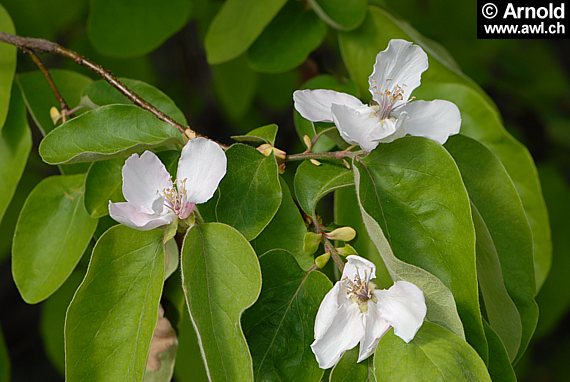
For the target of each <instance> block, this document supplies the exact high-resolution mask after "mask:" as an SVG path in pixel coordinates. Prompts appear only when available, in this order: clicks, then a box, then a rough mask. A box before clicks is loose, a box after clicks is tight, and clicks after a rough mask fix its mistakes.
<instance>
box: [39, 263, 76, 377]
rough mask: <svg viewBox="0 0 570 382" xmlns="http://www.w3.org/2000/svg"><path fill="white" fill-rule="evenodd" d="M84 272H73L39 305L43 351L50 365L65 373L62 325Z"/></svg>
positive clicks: (62, 373)
mask: <svg viewBox="0 0 570 382" xmlns="http://www.w3.org/2000/svg"><path fill="white" fill-rule="evenodd" d="M84 273H85V272H80V271H74V272H73V273H71V275H69V277H68V278H67V280H66V281H65V283H64V284H63V285H62V286H61V287H60V288H59V289H58V290H57V292H55V293H54V294H53V295H52V296H51V297H50V298H48V299H47V300H46V301H45V302H44V303H43V304H42V305H41V307H42V308H41V309H42V312H41V318H40V330H41V333H42V340H43V344H44V349H45V351H46V354H47V356H48V358H49V359H50V361H51V363H52V364H53V365H54V366H55V367H56V369H57V371H59V372H60V374H61V375H62V376H63V375H64V373H65V344H64V339H63V337H64V327H65V325H64V323H65V313H66V312H67V307H68V306H69V303H70V302H71V299H72V298H73V295H74V294H75V291H76V290H77V287H79V284H81V280H83V276H84Z"/></svg>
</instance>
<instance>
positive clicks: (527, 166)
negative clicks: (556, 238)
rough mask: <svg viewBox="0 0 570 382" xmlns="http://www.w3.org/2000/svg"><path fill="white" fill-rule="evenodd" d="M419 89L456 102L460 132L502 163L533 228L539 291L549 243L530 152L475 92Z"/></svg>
mask: <svg viewBox="0 0 570 382" xmlns="http://www.w3.org/2000/svg"><path fill="white" fill-rule="evenodd" d="M418 90H419V91H418V95H420V94H428V93H429V96H430V98H443V99H448V100H450V101H452V102H455V104H457V106H458V107H459V109H460V110H461V117H462V123H461V134H463V135H467V136H468V137H470V138H473V139H476V140H478V141H479V142H481V143H482V144H483V145H485V147H487V148H488V149H489V150H490V151H491V152H492V153H493V154H495V155H496V156H497V157H498V158H499V159H500V161H501V162H502V163H503V165H504V166H505V169H506V170H507V172H508V174H509V176H510V178H511V179H512V181H513V182H514V185H515V188H516V190H517V192H518V194H519V197H520V199H521V201H522V204H523V207H524V211H525V213H526V217H527V219H528V223H529V224H530V228H531V231H532V240H533V258H534V272H535V281H536V292H538V291H539V290H540V288H541V286H542V284H543V283H544V280H545V279H546V276H547V274H548V271H549V269H550V262H551V260H552V258H551V257H552V253H551V252H552V244H551V237H550V224H549V221H548V213H547V210H546V206H545V203H544V199H543V197H542V191H541V188H540V182H539V179H538V175H537V171H536V167H535V165H534V162H533V160H532V157H531V155H530V153H529V152H528V150H527V149H526V148H525V147H524V146H523V145H522V144H521V143H520V142H518V141H517V140H516V139H514V138H513V137H512V136H511V135H510V134H509V133H508V132H507V131H506V130H505V128H504V127H503V125H502V123H501V117H500V115H499V114H498V113H497V111H496V109H495V107H494V105H491V104H489V103H488V102H487V101H486V99H485V98H484V97H483V96H481V94H479V93H478V92H477V91H475V90H473V89H471V88H469V87H467V86H464V85H461V84H434V85H432V84H429V83H428V84H424V86H423V87H421V88H419V89H418ZM424 91H425V93H423V92H424ZM420 97H421V96H420ZM425 98H427V97H425ZM536 292H535V294H536Z"/></svg>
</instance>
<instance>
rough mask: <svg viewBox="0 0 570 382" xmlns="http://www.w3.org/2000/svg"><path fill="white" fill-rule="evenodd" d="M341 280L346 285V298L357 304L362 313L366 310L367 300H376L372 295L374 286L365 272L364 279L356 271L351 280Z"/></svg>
mask: <svg viewBox="0 0 570 382" xmlns="http://www.w3.org/2000/svg"><path fill="white" fill-rule="evenodd" d="M343 281H344V283H345V286H346V293H347V295H348V298H349V299H350V300H351V301H352V302H354V303H356V304H358V306H359V308H360V310H361V311H362V312H363V313H364V312H366V311H367V310H368V301H370V300H372V301H376V297H375V296H374V289H375V288H376V286H375V285H374V283H372V282H370V280H369V278H368V275H367V274H366V272H365V273H364V279H363V278H361V277H360V274H359V273H358V271H357V273H356V276H355V278H354V279H353V280H351V279H348V278H345V279H343Z"/></svg>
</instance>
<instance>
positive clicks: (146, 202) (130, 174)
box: [123, 151, 172, 213]
mask: <svg viewBox="0 0 570 382" xmlns="http://www.w3.org/2000/svg"><path fill="white" fill-rule="evenodd" d="M171 187H172V180H171V179H170V174H169V173H168V171H167V170H166V167H164V165H163V164H162V162H161V161H160V159H158V157H157V156H156V155H155V154H154V153H153V152H151V151H145V152H144V153H143V154H142V155H141V156H140V157H139V155H138V154H133V155H131V156H130V157H129V158H128V159H127V160H126V161H125V164H124V166H123V195H124V196H125V199H126V200H127V201H128V202H130V203H133V204H134V205H135V206H137V207H138V208H139V209H141V210H143V211H147V212H148V213H152V212H153V209H152V206H153V203H155V202H156V200H157V198H159V197H160V195H161V193H162V192H163V191H164V189H166V188H171Z"/></svg>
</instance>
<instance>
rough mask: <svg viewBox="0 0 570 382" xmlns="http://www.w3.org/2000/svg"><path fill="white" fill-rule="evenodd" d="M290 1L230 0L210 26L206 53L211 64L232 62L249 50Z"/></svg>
mask: <svg viewBox="0 0 570 382" xmlns="http://www.w3.org/2000/svg"><path fill="white" fill-rule="evenodd" d="M286 2H287V0H264V1H262V2H259V1H257V0H228V1H226V2H225V3H224V5H223V6H222V8H221V9H220V11H219V12H218V14H217V15H216V17H215V18H214V20H213V21H212V23H211V24H210V27H209V29H208V33H207V35H206V41H205V46H206V55H207V58H208V62H209V63H210V64H219V63H222V62H225V61H229V60H231V59H232V58H235V57H237V56H239V55H240V54H242V53H243V52H245V51H246V50H247V48H249V46H250V45H251V44H252V43H253V42H254V41H255V39H256V38H257V37H258V36H259V35H260V34H261V32H262V31H263V29H264V28H265V27H266V26H267V24H269V23H270V22H271V20H272V19H273V18H274V17H275V15H276V14H277V13H278V12H279V10H280V9H281V8H282V7H283V6H284V5H285V3H286Z"/></svg>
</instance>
